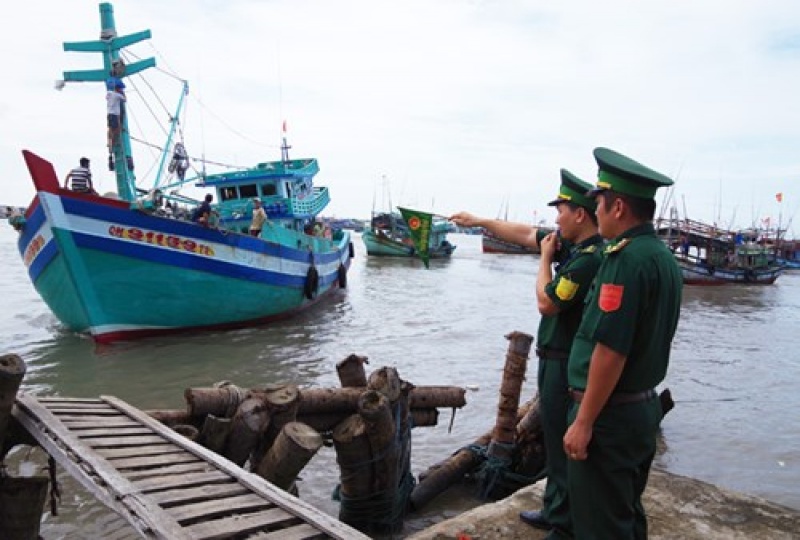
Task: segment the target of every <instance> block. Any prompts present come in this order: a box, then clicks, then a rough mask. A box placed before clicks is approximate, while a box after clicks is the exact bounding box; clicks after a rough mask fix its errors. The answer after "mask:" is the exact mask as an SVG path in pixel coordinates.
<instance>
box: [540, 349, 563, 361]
mask: <svg viewBox="0 0 800 540" xmlns="http://www.w3.org/2000/svg"><path fill="white" fill-rule="evenodd" d="M536 356H538V357H539V358H547V359H549V360H568V359H569V353H568V352H567V351H559V350H557V349H548V348H547V347H536Z"/></svg>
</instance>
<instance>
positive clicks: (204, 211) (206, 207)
mask: <svg viewBox="0 0 800 540" xmlns="http://www.w3.org/2000/svg"><path fill="white" fill-rule="evenodd" d="M213 200H214V196H213V195H212V194H211V193H207V194H206V197H205V199H204V200H203V202H201V203H200V206H198V207H197V208H195V209H194V212H192V221H194V222H195V223H199V224H200V225H203V226H205V227H208V225H209V220H210V219H211V213H212V212H213V210H211V201H213Z"/></svg>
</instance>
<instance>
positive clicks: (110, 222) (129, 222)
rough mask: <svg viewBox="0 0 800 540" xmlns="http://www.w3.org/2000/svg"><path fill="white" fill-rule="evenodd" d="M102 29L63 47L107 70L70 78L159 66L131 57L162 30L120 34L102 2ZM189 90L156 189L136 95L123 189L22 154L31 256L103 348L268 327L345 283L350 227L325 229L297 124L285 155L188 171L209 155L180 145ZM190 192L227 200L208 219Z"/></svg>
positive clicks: (63, 313) (56, 298) (122, 140)
mask: <svg viewBox="0 0 800 540" xmlns="http://www.w3.org/2000/svg"><path fill="white" fill-rule="evenodd" d="M100 25H101V26H100V28H101V34H100V36H101V37H100V39H99V40H97V41H83V42H68V43H64V50H65V51H77V52H92V53H99V54H100V55H102V61H103V67H102V68H100V69H96V70H88V71H67V72H64V84H66V83H70V82H73V81H81V82H93V83H100V84H103V83H105V84H106V86H109V87H110V86H113V85H112V84H110V83H111V82H113V81H128V85H129V86H130V85H131V84H132V83H133V81H132V80H131V79H130V78H131V77H134V76H136V77H141V76H142V75H141V73H142V72H145V70H147V69H149V68H153V67H155V65H156V62H155V59H154V58H145V59H141V60H135V61H133V60H128V59H129V58H131V57H130V56H128V55H125V54H124V52H123V51H124V49H125V48H126V47H129V46H130V45H132V44H134V43H137V42H139V41H142V40H145V39H149V38H150V37H151V34H150V31H149V30H145V31H142V32H137V33H134V34H130V35H123V36H118V35H117V31H116V25H115V21H114V11H113V7H112V6H111V4H108V3H103V4H100ZM134 58H136V57H134ZM153 71H156V70H153ZM181 82H182V88H181V91H180V92H176V97H177V101H178V105H177V110H176V112H175V114H174V115H171V119H170V124H169V125H168V129H167V131H166V132H167V133H168V137H167V141H166V143H165V144H164V145H163V147H160V155H159V157H158V158H157V160H156V162H157V163H158V169H157V170H158V174H157V177H156V178H155V181H154V183H153V186H152V187H151V188H150V189H144V188H142V187H140V186H139V185H138V184H137V179H136V175H135V172H134V155H133V152H132V150H133V149H132V146H131V145H132V142H138V141H136V138H135V137H133V136H131V134H130V132H129V127H128V117H129V116H131V113H132V112H133V111H132V109H131V107H133V106H132V105H131V100H130V99H129V100H128V102H127V103H126V104H125V108H124V109H123V114H122V118H121V120H122V121H121V130H120V132H119V133H118V134H117V135H116V136H114V137H113V138H111V139H110V140H109V152H110V155H109V166H110V167H111V166H114V176H115V179H116V187H117V192H116V193H107V194H105V195H97V194H93V193H79V192H75V191H71V190H68V189H65V188H62V187H61V186H60V185H59V181H58V178H57V176H56V172H55V170H54V167H53V165H52V164H51V163H50V162H48V161H46V160H45V159H44V158H42V157H40V156H39V155H37V154H35V153H33V152H31V151H28V150H24V151H23V156H24V159H25V162H26V164H27V166H28V170H29V171H30V174H31V177H32V179H33V184H34V186H35V192H36V193H35V196H34V198H33V201H32V202H31V204H30V205H29V206H28V208H27V209H26V211H25V213H24V215H23V216H20V217H19V218H17V219H13V218H12V219H11V220H10V222H11V224H12V226H14V227H15V228H16V229H17V230H18V231H19V240H18V247H19V252H20V255H21V256H22V259H23V261H24V264H25V267H26V268H27V272H28V275H29V277H30V279H31V281H32V282H33V285H34V287H35V288H36V290H37V291H38V293H39V294H40V295H41V297H42V298H43V299H44V301H45V302H46V303H47V305H48V306H49V308H50V309H51V310H52V311H53V313H54V314H55V315H56V317H57V318H58V319H59V320H60V321H61V322H62V323H63V324H64V326H65V327H66V328H67V329H68V330H70V331H73V332H79V333H84V334H88V335H90V336H91V337H92V338H93V339H94V340H96V341H98V342H112V341H118V340H129V339H135V338H140V337H144V336H152V335H158V334H168V333H176V332H185V331H197V330H206V329H226V328H239V327H243V326H250V325H255V324H263V323H267V322H270V321H273V320H276V319H280V318H284V317H288V316H290V315H293V314H295V313H297V312H299V311H301V310H304V309H306V308H308V307H310V306H312V305H315V304H317V303H318V302H319V301H320V299H321V298H323V297H324V296H325V295H327V294H329V293H331V292H332V291H335V290H336V289H338V288H343V287H345V286H346V282H347V270H348V268H349V266H350V260H351V257H352V256H353V246H352V243H351V241H350V236H349V233H348V232H346V231H343V230H336V231H332V230H330V229H320V228H318V227H315V226H314V225H315V223H317V221H316V216H317V215H318V214H319V213H320V212H321V211H322V210H323V209H324V208H325V207H326V206H327V204H328V203H329V201H330V193H329V191H328V189H327V188H326V187H320V186H316V185H315V184H314V177H315V175H316V174H317V173H318V171H319V165H318V163H317V160H316V159H314V158H305V159H290V158H289V153H288V151H289V145H288V144H286V136H285V135H286V130H285V124H284V137H283V145H282V148H281V156H280V159H278V160H275V161H266V162H263V163H258V164H256V165H255V166H252V167H245V168H242V169H239V170H228V171H224V172H220V173H216V174H207V173H206V171H205V166H204V167H203V169H202V171H199V172H198V173H197V175H196V176H191V175H188V174H187V173H188V172H189V170H190V168H192V167H189V166H188V165H189V164H192V165H194V164H195V163H196V162H197V160H196V158H192V156H191V155H190V154H189V153H188V152H187V150H186V147H185V145H184V144H183V141H182V140H178V138H179V136H180V133H181V132H182V129H178V127H179V122H180V121H181V118H182V113H183V111H184V107H183V104H184V103H185V97H186V95H187V90H188V87H187V86H186V83H185V82H183V81H181ZM123 84H124V83H123ZM62 86H63V84H62ZM84 87H85V86H84ZM95 88H97V87H96V86H95ZM182 125H184V124H181V126H182ZM101 136H102V135H101ZM151 146H152V145H151ZM204 163H205V162H204ZM187 185H193V186H194V188H199V189H200V190H202V191H206V192H210V194H211V195H212V199H214V196H215V199H214V200H216V201H217V202H216V203H214V204H212V206H211V212H210V213H208V214H207V216H206V217H207V219H205V220H204V219H200V220H199V221H194V220H192V219H190V216H191V213H192V210H193V208H196V207H199V206H200V201H199V200H197V199H193V198H190V197H188V196H185V195H182V194H181V193H182V191H181V189H182V187H183V186H187ZM256 198H257V199H259V200H260V201H261V203H262V205H263V208H264V209H265V211H266V215H267V220H266V223H265V224H264V226H263V228H262V229H261V231H260V233H259V234H258V236H254V235H251V234H249V233H248V227H249V225H250V221H251V217H252V214H253V206H254V204H255V202H254V201H253V199H256Z"/></svg>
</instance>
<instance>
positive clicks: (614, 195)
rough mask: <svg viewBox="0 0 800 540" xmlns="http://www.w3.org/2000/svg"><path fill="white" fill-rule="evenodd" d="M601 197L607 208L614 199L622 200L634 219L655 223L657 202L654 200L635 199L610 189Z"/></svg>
mask: <svg viewBox="0 0 800 540" xmlns="http://www.w3.org/2000/svg"><path fill="white" fill-rule="evenodd" d="M599 195H600V196H601V197H603V200H604V201H605V204H606V207H608V206H610V205H611V203H613V202H614V199H622V200H623V201H624V202H625V204H626V205H628V208H630V209H631V213H632V214H633V215H634V217H636V219H638V220H640V221H653V217H654V216H655V215H656V201H655V200H654V199H643V198H641V197H634V196H633V195H626V194H625V193H619V192H617V191H613V190H610V189H607V190H605V191H602V192H600V193H599Z"/></svg>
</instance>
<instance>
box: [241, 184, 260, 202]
mask: <svg viewBox="0 0 800 540" xmlns="http://www.w3.org/2000/svg"><path fill="white" fill-rule="evenodd" d="M239 197H241V198H242V199H249V198H251V197H258V188H257V187H256V185H255V184H247V185H246V186H239Z"/></svg>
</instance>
